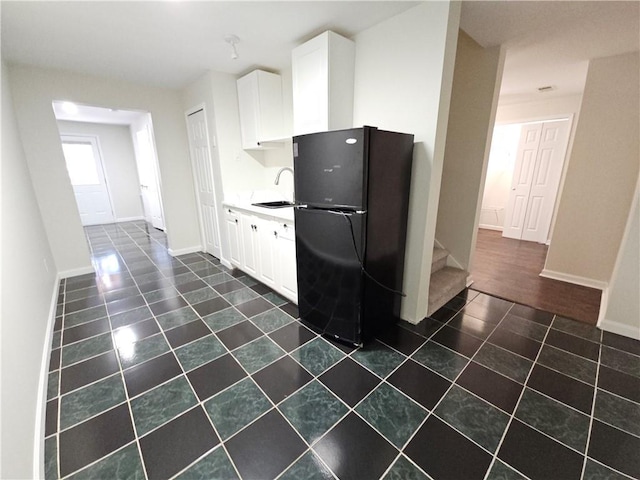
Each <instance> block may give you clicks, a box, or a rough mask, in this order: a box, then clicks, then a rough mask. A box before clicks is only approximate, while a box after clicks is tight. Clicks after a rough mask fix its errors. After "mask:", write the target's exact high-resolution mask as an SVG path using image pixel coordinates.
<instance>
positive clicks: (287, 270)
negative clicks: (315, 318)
mask: <svg viewBox="0 0 640 480" xmlns="http://www.w3.org/2000/svg"><path fill="white" fill-rule="evenodd" d="M225 214H226V217H227V231H228V235H229V243H230V245H231V263H232V264H233V265H234V266H236V267H238V268H240V270H242V271H243V272H245V273H247V274H249V275H251V276H252V277H254V278H255V279H256V280H259V281H260V282H262V283H264V284H265V285H267V286H268V287H271V288H272V289H273V290H274V291H276V292H278V293H279V294H280V295H282V296H283V297H285V298H287V299H288V300H291V301H292V302H294V303H296V304H297V303H298V277H297V275H296V236H295V228H294V224H293V222H291V221H285V220H280V219H278V218H274V217H270V216H266V215H265V216H261V215H258V214H256V213H255V212H250V211H245V210H243V209H241V208H235V207H234V208H229V207H225Z"/></svg>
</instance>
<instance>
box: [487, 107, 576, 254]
mask: <svg viewBox="0 0 640 480" xmlns="http://www.w3.org/2000/svg"><path fill="white" fill-rule="evenodd" d="M574 117H575V114H573V113H568V114H564V115H563V114H558V115H550V116H544V117H533V118H529V119H525V120H520V121H517V122H512V121H509V122H496V123H495V124H494V128H495V127H497V126H503V125H527V124H532V123H545V122H554V121H562V120H567V121H568V122H569V123H568V131H569V133H568V137H567V148H566V150H565V153H564V158H563V159H562V171H561V173H560V180H559V181H558V189H557V190H556V192H555V198H554V200H553V202H554V204H553V212H552V214H551V220H550V222H549V229H548V231H547V235H546V236H547V238H546V240H545V242H544V243H545V245H547V246H548V245H550V244H551V237H552V236H553V230H554V227H555V223H556V217H557V214H558V204H559V203H560V202H559V200H560V198H561V197H562V191H563V190H564V182H565V178H566V176H567V168H568V166H569V162H568V161H567V160H568V159H569V158H571V150H572V147H573V138H574V133H575V122H574ZM492 134H493V130H492ZM488 165H489V159H488V158H487V165H486V167H488ZM514 174H515V171H514V172H513V173H512V176H511V177H512V178H511V181H512V182H513V175H514ZM486 180H487V179H486V177H485V178H484V182H486ZM482 191H483V194H484V186H483V190H482ZM481 209H482V197H481V198H480V204H479V205H478V210H481ZM478 218H479V217H478ZM505 220H506V216H505ZM476 228H479V226H478V225H476ZM525 241H526V240H525ZM474 249H475V247H474Z"/></svg>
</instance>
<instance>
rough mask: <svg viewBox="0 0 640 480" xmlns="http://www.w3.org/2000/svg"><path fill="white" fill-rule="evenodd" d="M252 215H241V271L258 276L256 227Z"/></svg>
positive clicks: (255, 221)
mask: <svg viewBox="0 0 640 480" xmlns="http://www.w3.org/2000/svg"><path fill="white" fill-rule="evenodd" d="M256 223H257V220H256V218H255V217H254V216H253V215H248V214H246V213H242V214H241V219H240V224H241V226H242V270H244V271H245V272H247V273H248V274H249V275H252V276H254V277H257V276H258V226H257V225H256Z"/></svg>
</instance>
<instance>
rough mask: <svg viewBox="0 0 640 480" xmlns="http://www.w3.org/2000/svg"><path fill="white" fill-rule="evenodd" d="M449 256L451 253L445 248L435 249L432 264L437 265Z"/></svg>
mask: <svg viewBox="0 0 640 480" xmlns="http://www.w3.org/2000/svg"><path fill="white" fill-rule="evenodd" d="M447 255H449V252H448V251H446V250H445V249H444V248H439V247H433V258H432V259H431V263H436V262H438V261H439V260H442V259H443V258H446V257H447Z"/></svg>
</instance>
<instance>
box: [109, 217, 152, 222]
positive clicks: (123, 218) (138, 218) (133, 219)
mask: <svg viewBox="0 0 640 480" xmlns="http://www.w3.org/2000/svg"><path fill="white" fill-rule="evenodd" d="M138 220H145V218H144V216H138V217H122V218H116V223H123V222H137V221H138Z"/></svg>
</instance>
